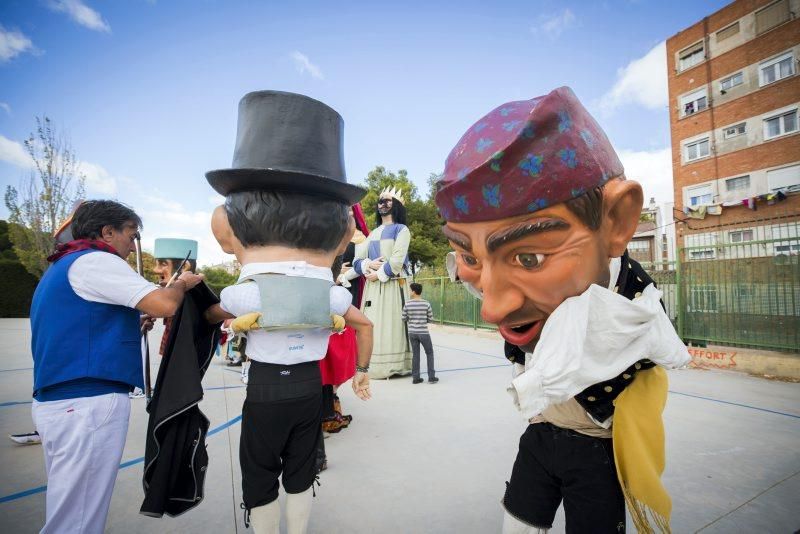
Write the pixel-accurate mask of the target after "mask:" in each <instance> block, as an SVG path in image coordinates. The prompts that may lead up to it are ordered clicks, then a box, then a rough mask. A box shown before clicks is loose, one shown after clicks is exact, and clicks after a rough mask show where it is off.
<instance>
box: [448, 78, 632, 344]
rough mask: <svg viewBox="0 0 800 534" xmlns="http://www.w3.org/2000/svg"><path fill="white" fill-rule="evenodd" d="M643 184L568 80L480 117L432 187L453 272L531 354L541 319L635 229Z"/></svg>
mask: <svg viewBox="0 0 800 534" xmlns="http://www.w3.org/2000/svg"><path fill="white" fill-rule="evenodd" d="M642 200H643V198H642V189H641V187H640V186H639V184H638V183H636V182H631V181H626V180H625V177H624V171H623V168H622V164H621V163H620V161H619V159H618V157H617V155H616V153H615V152H614V149H613V148H612V146H611V143H610V142H609V141H608V138H607V137H606V135H605V134H604V133H603V131H602V130H601V129H600V127H599V125H598V124H597V123H596V122H595V120H594V119H593V118H592V117H591V115H589V113H588V112H587V111H586V110H585V109H584V107H583V106H582V105H581V103H580V102H579V101H578V100H577V98H576V97H575V95H574V94H573V92H572V91H571V90H570V89H569V88H566V87H562V88H560V89H556V90H555V91H553V92H551V93H550V94H548V95H545V96H542V97H538V98H534V99H532V100H527V101H520V102H509V103H507V104H504V105H502V106H500V107H498V108H497V109H495V110H493V111H492V112H490V113H489V114H488V115H486V116H485V117H483V118H482V119H480V120H479V121H478V122H477V123H475V125H474V126H472V128H470V130H469V131H467V133H465V134H464V136H463V137H462V138H461V140H460V141H459V142H458V144H457V145H456V147H455V148H454V149H453V151H452V152H451V153H450V156H449V157H448V158H447V162H446V166H445V173H444V176H443V179H442V181H441V182H440V183H439V187H438V190H437V193H436V204H437V205H438V207H439V210H440V213H441V215H442V217H443V218H444V219H445V221H446V223H447V224H446V225H445V227H444V231H445V234H446V235H447V237H448V239H449V240H450V242H451V244H452V245H453V246H454V248H455V249H456V265H457V269H458V276H459V278H460V279H461V280H462V281H463V282H465V283H468V284H470V285H472V286H473V287H474V288H475V289H477V290H478V291H480V292H481V293H482V294H483V303H482V307H481V315H482V317H483V319H484V320H486V321H488V322H491V323H495V324H497V325H498V326H499V328H500V333H501V334H502V336H503V337H504V338H505V339H506V340H507V341H508V342H509V343H511V344H513V345H516V346H519V347H522V348H523V349H526V350H528V351H532V349H533V347H534V346H535V344H536V341H537V339H538V338H539V334H540V333H541V331H542V328H543V326H544V323H545V321H546V320H547V318H548V316H549V315H550V314H551V313H552V312H553V311H554V310H555V309H556V307H557V306H558V305H559V304H561V303H562V302H563V301H564V300H565V299H566V298H568V297H571V296H575V295H579V294H581V293H583V292H584V291H585V290H586V289H587V288H588V287H589V286H590V285H591V284H599V285H602V286H607V285H608V281H609V278H610V276H611V274H610V272H609V262H610V260H611V259H612V258H618V257H620V256H622V254H623V253H624V252H625V247H626V245H627V243H628V241H629V240H630V238H631V237H632V236H633V233H634V231H635V230H636V225H637V223H638V220H639V213H640V211H641V207H642Z"/></svg>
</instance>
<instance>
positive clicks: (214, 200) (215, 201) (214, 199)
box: [208, 194, 225, 207]
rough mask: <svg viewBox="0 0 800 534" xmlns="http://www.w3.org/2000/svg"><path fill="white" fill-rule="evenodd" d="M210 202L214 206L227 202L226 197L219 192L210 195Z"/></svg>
mask: <svg viewBox="0 0 800 534" xmlns="http://www.w3.org/2000/svg"><path fill="white" fill-rule="evenodd" d="M208 202H209V204H211V205H212V206H214V207H216V206H219V205H220V204H225V197H223V196H222V195H219V194H214V195H211V196H210V197H208Z"/></svg>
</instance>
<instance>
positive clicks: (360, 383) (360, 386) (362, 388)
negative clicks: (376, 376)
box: [353, 371, 372, 400]
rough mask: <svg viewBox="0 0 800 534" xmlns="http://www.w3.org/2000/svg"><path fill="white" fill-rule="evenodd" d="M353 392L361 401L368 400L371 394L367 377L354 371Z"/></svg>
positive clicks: (365, 374)
mask: <svg viewBox="0 0 800 534" xmlns="http://www.w3.org/2000/svg"><path fill="white" fill-rule="evenodd" d="M353 392H354V393H355V394H356V397H358V398H359V399H361V400H369V399H371V398H372V394H370V392H369V375H368V374H367V373H362V372H361V371H356V376H354V377H353Z"/></svg>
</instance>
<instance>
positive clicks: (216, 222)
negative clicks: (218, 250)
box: [211, 204, 241, 254]
mask: <svg viewBox="0 0 800 534" xmlns="http://www.w3.org/2000/svg"><path fill="white" fill-rule="evenodd" d="M211 233H213V234H214V238H216V240H217V243H219V246H220V247H222V251H223V252H224V253H226V254H235V253H236V250H235V249H236V245H238V244H239V241H238V239H236V236H234V235H233V228H231V225H230V223H229V222H228V213H227V212H226V211H225V206H224V205H221V204H220V205H219V206H217V207H216V208H214V213H212V214H211ZM239 248H241V247H239Z"/></svg>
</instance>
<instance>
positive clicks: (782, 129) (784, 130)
mask: <svg viewBox="0 0 800 534" xmlns="http://www.w3.org/2000/svg"><path fill="white" fill-rule="evenodd" d="M796 131H797V110H796V109H793V110H792V111H790V112H788V113H781V114H780V115H776V116H774V117H770V118H768V119H764V139H772V138H774V137H780V136H781V135H786V134H790V133H793V132H796Z"/></svg>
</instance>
